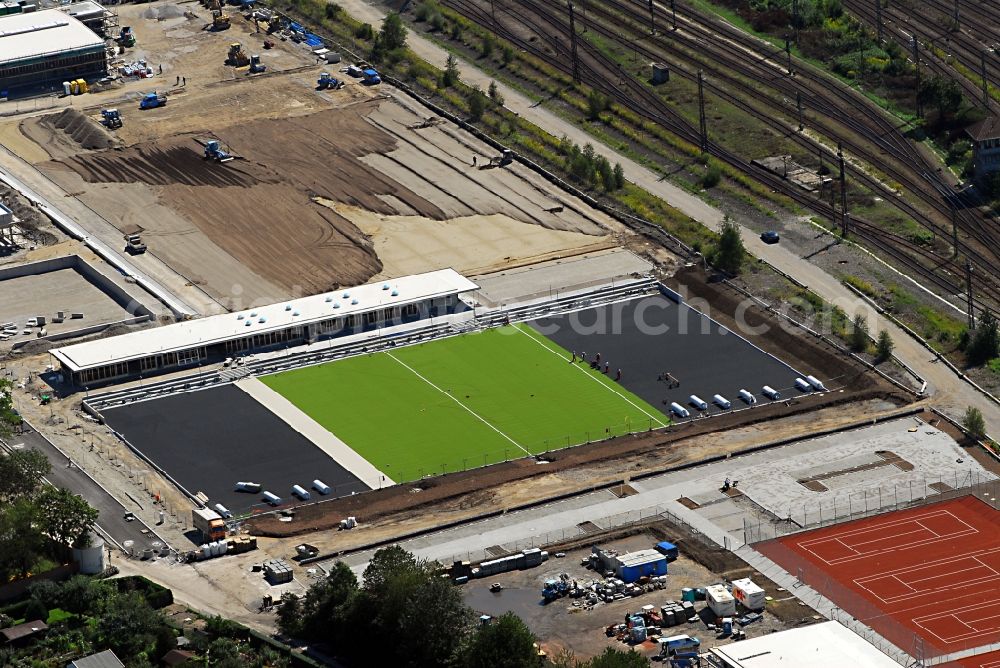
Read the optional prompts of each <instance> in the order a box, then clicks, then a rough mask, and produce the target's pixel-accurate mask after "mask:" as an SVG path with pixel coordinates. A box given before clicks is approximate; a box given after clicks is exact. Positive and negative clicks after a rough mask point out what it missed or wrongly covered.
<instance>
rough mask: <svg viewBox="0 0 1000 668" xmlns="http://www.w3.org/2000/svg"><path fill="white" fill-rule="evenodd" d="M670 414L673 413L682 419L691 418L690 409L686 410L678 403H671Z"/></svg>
mask: <svg viewBox="0 0 1000 668" xmlns="http://www.w3.org/2000/svg"><path fill="white" fill-rule="evenodd" d="M670 412H671V413H673V414H674V415H676V416H677V417H682V418H686V417H691V411H689V410H688V409H686V408H684V407H683V406H681V405H680V404H679V403H677V402H676V401H674V402H671V404H670Z"/></svg>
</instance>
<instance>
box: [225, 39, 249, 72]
mask: <svg viewBox="0 0 1000 668" xmlns="http://www.w3.org/2000/svg"><path fill="white" fill-rule="evenodd" d="M249 64H250V58H249V56H247V53H246V51H244V50H243V45H242V44H240V43H239V42H233V43H232V44H230V45H229V55H228V56H226V65H232V66H233V67H246V66H247V65H249Z"/></svg>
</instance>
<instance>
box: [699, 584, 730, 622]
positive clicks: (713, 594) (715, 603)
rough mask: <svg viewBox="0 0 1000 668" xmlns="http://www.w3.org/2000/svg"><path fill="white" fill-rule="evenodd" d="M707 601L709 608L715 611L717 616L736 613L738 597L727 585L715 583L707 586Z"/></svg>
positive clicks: (727, 615) (728, 615)
mask: <svg viewBox="0 0 1000 668" xmlns="http://www.w3.org/2000/svg"><path fill="white" fill-rule="evenodd" d="M705 601H706V602H707V603H708V609H709V610H711V611H712V612H713V613H715V616H716V617H733V616H735V615H736V599H735V598H733V595H732V594H730V593H729V590H728V589H726V586H725V585H721V584H715V585H711V586H709V587H705Z"/></svg>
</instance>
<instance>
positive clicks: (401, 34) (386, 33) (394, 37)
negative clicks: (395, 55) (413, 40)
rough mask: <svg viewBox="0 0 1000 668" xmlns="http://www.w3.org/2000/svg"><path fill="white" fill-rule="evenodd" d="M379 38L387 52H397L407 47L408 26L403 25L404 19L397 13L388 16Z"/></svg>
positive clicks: (390, 13) (383, 22) (383, 23)
mask: <svg viewBox="0 0 1000 668" xmlns="http://www.w3.org/2000/svg"><path fill="white" fill-rule="evenodd" d="M379 36H381V38H382V40H381V41H382V46H383V47H384V48H385V50H386V51H395V50H396V49H402V48H403V47H404V46H406V26H405V25H403V19H402V17H400V15H399V14H398V13H396V12H389V13H388V14H386V16H385V20H383V21H382V29H381V30H380V31H379Z"/></svg>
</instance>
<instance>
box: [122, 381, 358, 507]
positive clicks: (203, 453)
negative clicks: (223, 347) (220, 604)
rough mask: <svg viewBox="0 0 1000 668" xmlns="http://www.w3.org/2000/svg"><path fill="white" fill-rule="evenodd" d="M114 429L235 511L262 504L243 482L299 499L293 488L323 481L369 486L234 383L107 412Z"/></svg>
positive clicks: (343, 487)
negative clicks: (240, 485)
mask: <svg viewBox="0 0 1000 668" xmlns="http://www.w3.org/2000/svg"><path fill="white" fill-rule="evenodd" d="M103 414H104V417H105V419H106V421H107V422H108V424H109V425H110V426H111V427H112V428H114V429H115V430H116V431H118V432H120V433H121V434H122V435H124V436H125V438H126V439H128V441H129V442H130V443H131V444H132V445H134V446H135V447H136V448H138V449H139V450H140V451H142V453H143V454H145V455H146V456H147V457H149V458H150V459H151V460H153V461H154V462H156V464H157V465H158V466H159V467H160V468H162V469H163V470H165V471H166V472H167V473H169V474H170V475H171V476H173V478H174V479H175V480H176V481H177V482H179V483H180V484H181V485H183V486H184V487H185V488H186V489H187V490H188V491H189V492H191V493H192V494H197V493H198V492H205V494H207V495H208V497H209V499H211V504H213V505H214V504H216V503H221V504H222V505H224V506H225V507H226V508H228V509H229V510H231V511H232V512H234V513H238V512H242V511H245V510H246V509H247V508H248V507H249V506H251V505H254V504H258V503H261V502H262V501H263V499H262V498H261V496H260V494H247V493H243V492H237V491H235V490H234V485H235V483H236V482H237V481H247V482H259V483H261V484H262V485H263V486H264V487H263V489H264V490H267V491H270V492H273V493H275V494H277V495H278V496H280V497H281V498H282V499H283V500H284V501H285V502H286V503H287V502H289V501H292V500H294V498H295V497H293V496H292V495H291V490H292V485H295V484H298V485H301V486H302V487H304V488H305V489H306V490H308V491H310V492H312V495H313V499H316V498H318V497H319V494H318V493H317V492H315V490H312V489H310V487H311V485H312V481H313V480H315V479H317V478H318V479H320V480H322V481H323V482H324V483H326V484H327V485H329V486H330V487H331V488H332V489H333V493H335V494H336V495H337V496H343V495H345V494H350V493H351V492H361V491H364V490H367V489H368V486H367V485H365V484H364V483H362V482H361V481H360V480H358V479H357V478H356V477H355V476H354V475H353V474H352V473H350V472H349V471H347V470H346V469H345V468H344V467H342V466H341V465H340V464H338V463H337V462H336V461H334V460H333V459H332V458H331V457H329V456H328V455H327V454H326V453H325V452H323V451H322V450H320V449H319V448H318V447H316V446H315V445H313V444H312V442H310V441H309V440H308V439H306V437H304V436H302V435H301V434H299V433H298V432H297V431H295V430H294V429H292V428H291V427H289V426H288V425H287V424H286V423H285V422H284V421H282V420H281V418H279V417H277V416H276V415H274V414H273V413H271V412H270V411H269V410H268V409H267V408H265V407H264V406H262V405H261V404H260V403H258V402H257V401H256V400H255V399H254V398H253V397H251V396H249V395H248V394H247V393H245V392H243V390H241V389H239V388H238V387H235V386H233V385H225V386H223V387H219V388H215V389H211V390H202V391H199V392H189V393H186V394H175V395H173V396H170V397H165V398H163V399H155V400H152V401H143V402H140V403H136V404H133V405H130V406H124V407H121V408H110V409H107V410H105V411H103Z"/></svg>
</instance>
